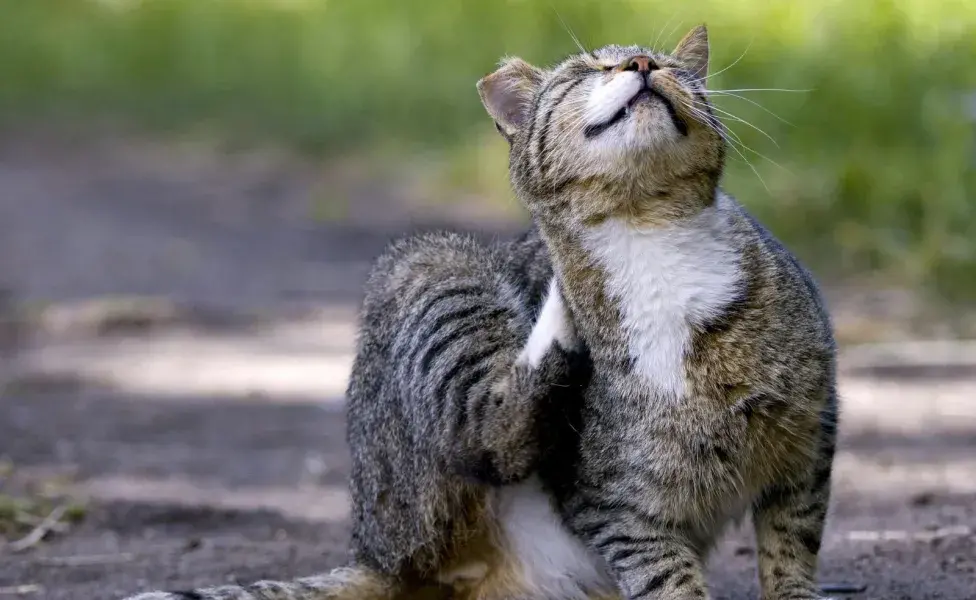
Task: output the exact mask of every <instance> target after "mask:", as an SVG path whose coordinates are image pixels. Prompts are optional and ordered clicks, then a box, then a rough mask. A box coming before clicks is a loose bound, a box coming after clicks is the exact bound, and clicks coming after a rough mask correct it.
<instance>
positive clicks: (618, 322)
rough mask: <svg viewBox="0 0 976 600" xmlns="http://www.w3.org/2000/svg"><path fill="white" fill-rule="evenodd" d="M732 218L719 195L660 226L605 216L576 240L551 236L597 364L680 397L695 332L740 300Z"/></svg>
mask: <svg viewBox="0 0 976 600" xmlns="http://www.w3.org/2000/svg"><path fill="white" fill-rule="evenodd" d="M735 210H736V207H735V205H734V201H732V200H731V199H729V198H725V197H719V198H717V200H716V201H715V202H712V203H710V204H708V205H707V206H705V207H704V208H702V209H701V210H699V211H697V212H696V213H695V214H694V215H692V216H690V217H684V218H681V219H676V220H673V221H670V222H667V223H664V224H660V223H657V224H654V225H645V226H642V225H641V224H639V223H635V222H633V221H632V220H629V219H626V218H609V219H606V220H604V221H603V222H601V223H599V224H597V225H593V226H588V227H586V228H585V229H583V230H580V231H576V232H575V233H569V232H568V231H563V232H559V231H557V230H558V228H550V234H551V235H552V237H553V238H554V241H555V239H558V240H559V241H558V242H555V243H550V248H551V250H552V252H553V262H554V265H555V267H556V269H557V272H558V274H559V276H560V279H561V282H562V289H563V294H564V296H565V298H566V301H567V304H568V305H569V306H570V308H571V310H572V312H573V315H574V320H575V321H576V324H577V328H578V329H579V332H580V335H581V336H582V337H583V339H584V340H585V341H586V343H587V345H588V346H590V350H591V353H593V355H594V359H595V361H596V362H597V363H600V362H604V363H605V364H604V366H605V367H610V368H628V369H630V370H632V371H633V372H634V374H636V375H637V376H638V377H639V378H640V379H641V380H643V381H645V382H646V383H647V384H648V385H649V386H650V387H652V388H654V389H656V390H657V391H658V392H661V393H662V394H666V395H670V396H681V395H683V393H684V387H685V371H684V361H685V358H686V356H687V352H688V350H689V348H690V346H691V342H692V336H693V334H694V331H695V328H696V326H698V325H701V324H703V323H706V322H709V321H710V320H713V319H715V318H716V317H718V316H720V315H721V314H722V312H723V311H724V310H725V309H726V307H727V306H728V305H729V304H730V303H731V302H733V301H734V300H735V299H736V297H737V296H738V295H739V294H740V293H741V283H742V281H743V279H744V278H743V273H742V270H741V269H742V265H741V256H740V250H739V248H738V244H737V243H736V241H737V240H736V239H735V235H734V232H733V229H732V226H731V223H730V218H731V216H730V211H735ZM625 365H626V367H623V366H625ZM598 369H599V364H598Z"/></svg>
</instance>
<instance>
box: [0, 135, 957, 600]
mask: <svg viewBox="0 0 976 600" xmlns="http://www.w3.org/2000/svg"><path fill="white" fill-rule="evenodd" d="M119 160H120V159H119V158H118V157H115V158H111V157H110V159H107V158H105V157H104V156H101V157H100V156H99V155H98V154H97V152H78V151H77V150H73V151H70V152H66V153H65V154H63V155H56V156H53V157H52V156H50V155H48V154H45V153H43V152H40V151H39V150H36V149H34V151H32V152H26V153H24V152H13V151H12V150H11V148H7V149H5V150H2V151H0V256H2V257H3V258H4V261H3V262H0V267H2V268H3V269H4V270H2V271H0V282H2V283H3V284H5V285H6V286H7V287H8V288H9V289H10V290H11V291H12V292H13V295H14V296H15V297H16V298H17V299H18V300H19V301H21V302H26V303H28V304H30V303H36V302H45V303H53V306H54V307H55V309H56V310H48V311H47V312H46V313H45V315H46V317H45V320H43V321H42V322H41V323H40V324H41V325H43V329H42V331H40V333H36V334H35V335H34V336H32V337H29V338H27V339H23V338H22V339H21V340H20V342H19V343H18V344H16V345H14V344H7V345H6V346H5V350H4V351H3V353H2V355H0V362H2V366H0V375H2V376H3V381H4V383H5V384H6V385H5V386H4V388H3V392H2V394H0V455H5V456H7V457H9V458H10V459H11V460H12V461H13V462H14V463H15V464H16V465H17V472H16V475H15V477H14V478H13V479H12V480H11V481H8V482H7V485H8V486H10V488H12V489H19V488H22V487H23V486H25V485H28V484H29V483H31V482H34V483H36V482H49V481H52V480H59V479H62V478H63V479H65V480H66V481H68V482H69V483H67V484H66V485H68V486H69V487H70V489H71V490H72V491H73V492H74V493H76V494H79V495H82V496H85V497H87V498H89V499H90V504H91V507H92V508H91V510H90V513H89V515H88V516H87V518H86V519H85V520H84V521H83V523H82V524H81V525H79V526H78V527H76V528H74V529H72V530H70V531H68V532H66V533H63V534H56V535H54V536H52V537H51V538H50V539H48V540H46V541H44V542H43V543H41V544H39V545H37V546H36V547H34V548H32V549H30V550H28V551H27V552H24V553H20V554H12V553H9V552H0V598H6V597H18V596H17V595H15V594H14V593H13V591H14V588H16V587H17V586H28V587H24V588H22V590H23V594H21V596H19V597H24V598H39V599H40V598H43V599H45V600H46V599H51V600H102V599H104V600H112V599H115V598H120V597H122V596H124V595H126V594H129V593H132V592H135V591H138V590H145V589H149V588H159V587H164V588H165V587H174V586H177V587H186V586H191V585H199V584H213V583H219V582H223V581H233V580H240V581H250V580H254V579H258V578H268V577H273V578H281V577H292V576H299V575H305V574H310V573H313V572H316V571H319V570H322V569H325V568H328V567H330V566H334V565H337V564H339V563H341V562H342V561H343V560H344V558H345V543H346V536H347V532H348V524H347V521H346V515H347V510H348V507H347V495H346V490H345V480H346V477H347V476H348V457H347V450H346V447H345V442H344V432H343V422H342V411H341V408H342V399H341V395H342V389H343V387H344V377H345V369H347V368H348V362H349V352H350V348H351V342H352V335H353V325H352V315H353V314H354V310H355V305H356V302H357V299H358V294H359V288H360V286H361V284H362V277H363V275H364V274H365V269H366V267H367V266H368V263H369V260H370V259H371V258H372V256H373V255H375V253H376V252H377V251H378V250H379V249H380V248H381V247H382V245H383V243H385V240H386V239H388V238H389V236H390V235H392V234H394V233H396V232H397V231H399V230H402V229H403V227H404V225H403V224H401V225H400V226H399V227H396V226H392V225H391V226H388V227H386V226H384V227H368V226H366V225H365V224H363V223H356V222H347V223H345V224H343V225H342V226H338V225H333V226H326V225H317V224H312V223H310V222H309V221H308V219H307V215H306V214H305V213H303V210H304V208H302V207H303V206H304V204H303V203H306V202H307V194H304V192H303V190H304V189H305V188H303V187H302V186H303V185H304V183H303V181H305V180H303V179H302V176H301V174H298V175H294V174H292V176H289V178H285V179H281V180H280V181H279V183H278V184H276V185H277V186H278V187H277V188H276V187H274V186H271V184H268V183H267V181H269V180H275V178H274V177H272V176H271V175H255V176H254V179H255V181H256V183H253V182H252V183H253V186H254V189H256V190H257V191H252V192H250V193H243V192H240V190H239V189H238V188H231V189H230V191H227V190H223V191H220V190H219V189H218V190H217V191H214V188H215V186H216V183H214V181H217V182H218V183H219V182H220V181H222V179H221V178H224V179H227V178H229V179H233V180H234V181H238V180H240V179H241V177H240V176H234V177H231V176H229V175H227V173H223V174H221V172H220V170H219V168H217V167H215V168H213V169H210V170H204V171H202V173H203V174H200V173H197V172H196V171H194V172H193V173H197V174H196V175H195V176H190V175H188V174H187V171H186V169H176V171H175V174H174V171H166V170H160V169H158V168H155V167H154V168H155V169H156V170H153V169H149V168H148V167H145V165H144V164H143V163H138V162H137V164H135V165H133V164H130V163H125V164H124V165H123V166H124V167H125V168H115V169H113V168H111V167H113V166H115V167H118V166H119ZM112 161H115V162H114V163H113V162H112ZM153 164H155V163H153ZM214 173H216V174H214ZM191 174H192V173H191ZM232 175H233V173H232ZM275 177H278V176H277V175H276V176H275ZM211 178H212V179H213V180H214V181H211ZM296 181H297V183H295V182H296ZM262 182H264V183H262ZM262 186H264V187H262ZM268 186H271V187H268ZM217 187H219V186H217ZM221 189H223V188H221ZM269 190H270V191H269ZM234 198H236V201H237V204H236V205H235V204H234ZM269 198H273V199H275V202H273V203H272V202H270V200H269ZM224 203H226V204H228V205H229V206H231V209H228V210H231V212H232V213H233V218H229V217H228V218H225V216H226V213H224V212H222V210H223V209H220V206H222V205H223V204H224ZM350 223H351V224H350ZM410 225H411V226H415V225H416V223H412V224H410ZM123 294H125V295H128V294H139V295H143V296H145V295H151V296H155V297H161V296H162V297H168V298H169V299H170V301H171V303H170V304H166V303H164V304H163V305H162V306H161V307H160V306H159V305H152V306H154V308H153V309H152V310H151V311H150V312H151V313H152V314H151V315H150V316H151V317H152V318H151V319H148V321H146V322H143V320H142V319H140V318H137V317H138V315H136V316H135V317H134V316H133V315H132V314H129V315H127V316H126V317H125V318H124V319H120V320H117V321H116V322H115V323H114V324H113V323H110V324H106V323H103V325H104V326H103V327H102V328H100V329H99V328H92V327H91V324H92V322H93V317H92V315H97V314H98V313H99V312H105V311H102V310H101V309H98V308H97V307H96V308H95V309H92V308H91V307H90V306H89V307H88V308H85V309H84V310H82V309H79V308H78V307H77V305H75V304H70V303H69V302H74V301H77V300H90V299H99V298H104V297H114V296H118V295H123ZM172 302H175V303H176V304H172ZM66 303H67V304H66ZM136 304H137V305H139V306H145V304H144V303H143V304H139V303H136ZM174 306H176V308H175V309H174V308H173V307H174ZM180 306H191V307H194V309H193V310H191V311H189V313H185V312H183V313H181V312H180V311H179V310H177V309H178V308H179V307H180ZM83 308H84V307H83ZM108 312H112V311H108ZM116 312H117V309H116ZM149 321H154V322H164V324H163V325H162V326H160V327H158V328H152V327H147V326H146V325H147V323H148V322H149ZM110 325H111V326H110ZM915 355H916V356H915V357H914V358H912V362H913V363H917V362H919V361H918V360H917V359H918V356H927V357H928V358H929V359H930V360H929V362H930V363H931V364H929V365H927V366H926V367H925V368H908V367H904V366H903V367H901V368H898V369H871V368H869V367H871V366H872V365H875V366H876V365H877V364H878V363H879V359H864V358H863V356H866V354H865V353H863V352H859V353H857V354H852V355H849V356H845V359H844V361H843V364H844V365H845V373H844V377H843V380H842V388H841V391H842V396H843V399H844V403H845V417H844V420H843V425H842V428H841V432H842V441H841V450H840V452H839V454H838V458H837V477H836V480H835V485H834V503H833V507H832V513H831V519H830V525H829V529H828V533H827V538H826V542H825V549H824V553H823V569H822V578H823V579H824V580H825V581H828V580H829V581H842V582H847V583H855V584H863V585H866V586H867V591H866V592H864V593H861V594H859V595H855V596H853V597H856V598H872V599H886V600H889V599H901V598H905V599H921V598H933V599H934V598H942V599H958V600H965V599H972V598H976V533H974V529H976V360H970V359H969V356H970V350H968V349H966V348H962V347H956V346H953V347H950V348H949V349H948V351H947V356H946V358H945V359H940V358H938V356H937V354H936V352H935V350H932V349H926V348H922V349H921V350H918V351H917V352H915ZM933 357H934V358H933ZM880 363H883V364H891V363H892V359H891V358H884V359H880ZM949 363H953V364H952V365H950V366H951V368H949V367H947V366H946V365H948V364H949ZM754 561H755V557H754V552H753V546H752V542H751V538H750V536H749V535H748V524H745V525H743V527H741V528H739V529H737V530H735V531H733V532H730V536H729V539H728V540H727V541H726V542H725V543H723V545H722V547H721V548H720V550H719V552H718V553H717V554H716V556H715V557H714V559H713V561H712V577H713V580H714V584H715V587H714V589H715V596H716V598H724V599H728V600H733V599H734V600H739V599H745V598H756V597H758V590H757V589H756V585H755V576H754V573H753V569H754ZM31 585H36V586H40V587H41V588H42V589H38V588H31V587H29V586H31Z"/></svg>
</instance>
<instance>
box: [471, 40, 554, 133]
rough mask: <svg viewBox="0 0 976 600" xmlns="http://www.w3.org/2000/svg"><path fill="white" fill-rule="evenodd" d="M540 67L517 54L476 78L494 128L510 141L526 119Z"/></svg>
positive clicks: (540, 82)
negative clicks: (493, 70) (495, 69)
mask: <svg viewBox="0 0 976 600" xmlns="http://www.w3.org/2000/svg"><path fill="white" fill-rule="evenodd" d="M542 79H543V73H542V70H540V69H538V68H536V67H533V66H532V65H530V64H529V63H527V62H525V61H524V60H522V59H520V58H509V59H506V60H504V61H502V65H501V66H500V67H499V68H498V70H497V71H495V72H494V73H491V74H490V75H485V76H484V77H483V78H481V79H480V80H479V81H478V94H479V95H480V96H481V102H482V103H483V104H484V105H485V109H486V110H487V111H488V114H489V115H491V118H492V119H494V120H495V126H496V127H497V128H498V131H499V132H500V133H501V134H502V135H503V136H505V138H506V139H508V140H509V141H511V139H512V138H513V137H514V136H515V134H516V133H517V132H518V130H519V129H520V128H521V127H523V126H524V125H525V124H526V123H527V122H528V121H529V117H530V116H531V115H530V114H529V111H531V110H532V99H533V98H535V94H536V92H538V91H539V87H540V86H541V85H542Z"/></svg>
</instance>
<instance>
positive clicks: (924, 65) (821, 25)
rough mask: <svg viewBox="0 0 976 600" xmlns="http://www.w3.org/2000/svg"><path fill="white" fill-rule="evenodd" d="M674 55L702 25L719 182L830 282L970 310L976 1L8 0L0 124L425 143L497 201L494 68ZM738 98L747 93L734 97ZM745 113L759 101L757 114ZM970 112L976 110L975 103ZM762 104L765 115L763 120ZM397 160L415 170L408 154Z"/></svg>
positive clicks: (356, 145) (316, 149)
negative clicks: (487, 79)
mask: <svg viewBox="0 0 976 600" xmlns="http://www.w3.org/2000/svg"><path fill="white" fill-rule="evenodd" d="M554 7H555V9H557V10H558V11H559V15H560V16H561V17H562V19H563V20H565V22H566V23H568V24H569V25H570V26H571V27H572V28H573V30H574V31H575V33H576V34H577V36H578V37H579V38H580V40H581V41H582V42H583V43H584V44H585V45H586V46H588V47H593V46H598V45H601V44H605V43H610V42H620V43H651V42H652V41H654V40H655V39H658V40H659V44H658V46H660V47H662V48H665V49H667V48H670V47H671V46H672V45H673V44H674V43H675V42H676V41H677V39H678V38H680V36H681V35H682V34H683V33H684V31H686V30H687V29H689V28H690V27H691V26H692V25H693V24H695V23H698V22H701V21H706V22H708V24H709V27H710V32H711V37H712V49H713V59H712V64H713V71H717V70H719V69H723V68H725V67H727V66H730V65H731V66H730V67H729V68H728V70H726V71H723V72H722V73H721V74H720V75H718V76H716V77H714V78H713V79H712V80H710V82H711V84H712V86H713V88H714V89H725V90H735V89H755V88H787V89H798V90H810V91H809V92H802V93H800V92H741V93H740V95H742V96H745V97H746V98H748V100H744V99H741V98H736V97H721V98H719V100H718V105H719V106H720V107H721V108H722V109H723V110H726V111H729V112H732V113H734V114H735V115H737V116H738V117H739V118H741V119H743V120H745V121H748V122H750V123H752V124H754V125H755V126H756V127H758V128H760V129H762V130H763V131H764V132H765V134H768V136H769V137H771V138H773V139H774V140H775V141H776V144H777V145H774V143H773V142H771V141H770V140H769V139H768V138H767V137H765V135H763V134H761V133H760V132H758V131H756V130H754V129H752V128H750V127H749V126H747V125H745V124H743V123H741V122H735V121H730V122H729V124H730V126H731V129H732V130H733V131H734V132H735V133H736V134H737V135H738V136H739V137H740V138H741V139H742V141H743V143H744V144H746V145H747V146H749V147H750V148H753V149H755V151H756V152H758V153H760V154H762V155H765V156H769V157H771V158H772V159H774V160H775V161H776V163H778V164H779V165H781V166H777V165H775V164H773V163H772V162H770V161H768V160H766V159H764V158H762V157H760V156H759V155H758V154H754V153H750V152H748V151H743V154H744V158H745V159H748V161H749V163H751V164H748V163H747V162H746V161H745V160H743V158H740V157H738V156H736V157H735V159H734V160H733V161H732V162H731V163H730V165H729V169H728V175H727V180H726V187H727V188H728V189H729V190H730V191H731V192H732V193H733V194H735V195H737V196H738V197H739V198H740V199H741V200H743V201H744V202H745V203H746V204H747V205H748V206H749V207H750V208H751V209H753V210H754V211H755V212H756V213H758V215H759V216H760V218H761V219H763V220H764V221H765V222H767V223H768V224H769V225H770V226H771V228H772V229H773V230H774V231H775V232H776V233H777V234H778V235H780V236H781V237H783V238H784V239H785V240H786V241H787V242H788V243H789V244H790V245H792V246H794V247H795V248H797V250H798V251H799V252H800V253H801V255H802V256H803V257H804V258H806V259H807V260H808V261H810V262H811V263H812V264H814V265H815V266H816V267H817V269H818V270H819V271H820V272H821V273H824V274H829V275H833V274H838V275H843V276H847V277H854V278H858V279H864V280H865V281H872V282H876V283H879V284H884V285H897V286H902V287H904V286H909V287H924V288H925V289H929V290H933V291H935V292H937V294H938V295H940V296H942V297H944V298H947V299H953V300H963V301H968V300H976V279H974V278H973V277H971V274H972V273H974V272H976V219H974V218H973V217H972V216H971V215H973V214H974V211H973V209H974V204H976V125H974V120H976V115H973V114H968V113H967V111H976V109H973V108H968V107H967V105H966V102H967V101H966V100H965V98H966V97H967V95H971V94H974V93H976V36H974V35H972V32H973V31H974V30H976V5H974V4H973V3H971V2H965V1H964V0H942V1H936V0H903V1H900V2H899V1H896V0H863V1H859V2H849V1H848V2H842V1H840V0H833V1H826V2H810V1H800V0H742V1H740V2H735V3H730V2H723V1H720V0H691V1H688V2H680V3H675V2H673V1H672V2H665V1H663V0H645V1H638V0H607V1H604V2H599V3H596V2H585V1H583V0H573V1H566V0H551V1H550V0H519V1H516V0H509V1H507V2H455V1H454V0H426V1H425V2H420V1H419V0H406V1H401V2H396V1H394V0H355V1H353V0H323V1H313V0H276V1H275V0H141V1H139V0H101V1H95V0H44V1H43V2H39V1H34V2H24V1H23V0H0V15H3V17H2V19H0V81H3V85H0V123H3V122H6V123H8V124H10V123H15V122H16V123H21V122H24V121H28V122H30V121H44V122H69V123H76V122H89V123H90V122H98V123H101V122H109V123H118V124H121V125H123V126H125V127H138V128H142V129H148V130H150V131H160V130H161V131H174V130H175V131H181V132H196V133H204V134H206V135H215V136H219V137H222V138H224V139H227V140H230V141H231V142H234V143H243V144H262V143H275V144H285V145H289V146H292V147H294V148H297V149H300V150H301V151H305V152H311V153H316V154H322V155H325V156H328V155H330V154H335V153H340V152H347V151H350V150H353V149H356V150H363V149H367V150H368V149H369V148H375V147H384V148H388V147H390V146H393V147H395V148H399V149H400V152H406V151H407V150H404V149H408V150H409V151H413V149H414V148H421V149H423V150H425V151H434V152H439V153H441V155H442V156H446V157H448V160H447V163H448V168H447V169H446V171H445V172H444V173H445V175H444V177H445V178H446V181H448V182H449V183H450V184H451V185H452V186H454V187H460V188H462V189H466V190H475V191H478V192H481V193H483V194H486V195H488V196H490V197H492V198H495V199H498V200H499V201H506V202H507V201H510V200H508V198H509V196H510V194H509V192H508V189H507V184H506V180H505V159H504V146H503V144H502V143H500V142H499V141H498V140H497V139H496V138H495V137H493V129H492V127H491V123H490V122H489V121H488V120H487V118H486V117H485V116H484V113H483V110H482V108H481V106H480V104H479V102H478V99H477V95H476V93H475V90H474V82H475V80H476V79H477V78H478V77H480V76H481V75H483V74H484V73H486V72H487V71H489V70H490V69H491V68H492V67H493V65H494V64H495V62H496V61H497V59H498V58H499V57H500V56H502V55H506V54H517V55H520V56H522V57H524V58H526V59H528V60H531V61H535V62H537V63H550V62H553V61H555V60H557V59H559V58H560V57H562V56H563V55H565V54H567V53H569V52H572V51H573V50H574V44H573V41H572V39H571V37H570V36H569V34H568V33H567V31H566V29H565V28H564V26H563V24H562V22H561V20H560V18H559V17H557V15H556V12H555V10H554ZM735 93H739V92H735ZM750 101H752V102H755V103H758V104H760V105H761V107H760V106H756V105H755V104H752V103H751V102H750ZM972 102H973V103H976V100H973V101H972ZM767 111H771V112H772V113H775V115H777V116H776V117H774V116H773V115H772V114H770V112H767ZM405 160H409V159H405Z"/></svg>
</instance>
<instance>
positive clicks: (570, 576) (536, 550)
mask: <svg viewBox="0 0 976 600" xmlns="http://www.w3.org/2000/svg"><path fill="white" fill-rule="evenodd" d="M497 493H498V505H497V506H498V512H497V515H498V518H499V521H500V526H501V529H502V534H503V538H504V541H503V543H504V544H505V546H506V551H507V552H506V553H507V554H508V555H509V557H510V558H511V559H512V560H514V561H515V563H516V565H518V566H517V567H516V570H517V571H521V573H520V574H521V579H522V582H521V583H522V585H523V586H524V587H525V588H526V589H525V591H526V592H527V594H528V596H529V597H533V598H557V599H559V600H582V599H584V598H587V597H592V596H593V595H603V594H612V593H613V590H614V589H615V588H614V585H613V583H612V581H611V580H610V578H609V576H608V575H607V571H606V570H605V567H604V563H603V560H602V559H601V558H599V557H598V556H596V555H595V554H593V553H592V552H590V551H589V550H588V549H587V548H586V547H585V546H584V545H583V544H582V542H580V541H579V540H578V539H577V538H576V537H575V536H573V535H572V534H571V533H570V532H569V530H568V529H567V528H566V526H565V525H563V522H562V519H561V518H560V516H559V515H558V514H557V513H556V510H555V508H554V507H553V505H552V502H551V500H550V497H549V495H548V494H546V493H545V491H544V490H543V489H542V485H541V483H540V482H539V481H538V480H537V479H535V478H532V479H529V480H527V481H525V482H523V483H520V484H517V485H512V486H506V487H503V488H501V489H500V490H498V492H497Z"/></svg>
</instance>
